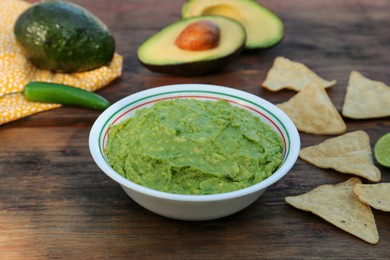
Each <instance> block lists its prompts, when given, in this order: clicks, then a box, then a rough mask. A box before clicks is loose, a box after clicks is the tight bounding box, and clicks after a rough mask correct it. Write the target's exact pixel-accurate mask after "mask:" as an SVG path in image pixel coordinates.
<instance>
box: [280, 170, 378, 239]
mask: <svg viewBox="0 0 390 260" xmlns="http://www.w3.org/2000/svg"><path fill="white" fill-rule="evenodd" d="M360 183H361V181H360V179H359V178H357V177H352V178H350V179H349V180H347V181H345V182H342V183H339V184H336V185H322V186H319V187H317V188H315V189H314V190H312V191H310V192H308V193H305V194H302V195H298V196H290V197H286V198H285V200H286V202H287V203H288V204H290V205H292V206H294V207H296V208H298V209H301V210H304V211H309V212H312V213H314V214H316V215H317V216H319V217H321V218H323V219H324V220H326V221H328V222H330V223H331V224H333V225H335V226H336V227H338V228H340V229H342V230H344V231H346V232H348V233H350V234H352V235H355V236H357V237H358V238H360V239H362V240H364V241H366V242H368V243H371V244H376V243H378V241H379V235H378V230H377V227H376V224H375V219H374V215H373V213H372V211H371V208H370V206H368V205H366V204H364V203H363V202H361V201H360V200H359V199H358V198H357V197H356V195H355V194H354V193H353V191H352V189H353V186H354V185H355V184H360Z"/></svg>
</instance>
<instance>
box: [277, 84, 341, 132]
mask: <svg viewBox="0 0 390 260" xmlns="http://www.w3.org/2000/svg"><path fill="white" fill-rule="evenodd" d="M277 106H278V107H279V108H280V109H282V110H283V111H284V112H285V113H286V114H287V115H288V116H289V117H290V118H291V120H292V121H293V122H294V124H295V125H296V127H297V128H298V130H299V131H302V132H305V133H309V134H341V133H344V132H345V131H346V130H347V126H346V124H345V122H344V120H343V119H342V117H341V116H340V114H339V112H338V111H337V109H336V108H335V106H334V105H333V103H332V101H331V100H330V98H329V96H328V94H327V93H326V91H325V89H324V88H323V87H322V86H320V85H318V84H316V83H313V84H310V85H308V86H307V87H305V88H304V89H303V90H301V91H300V92H298V93H297V94H295V96H293V97H292V98H291V99H290V100H288V101H287V102H284V103H281V104H278V105H277Z"/></svg>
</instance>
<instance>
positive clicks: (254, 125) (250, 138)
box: [105, 99, 283, 194]
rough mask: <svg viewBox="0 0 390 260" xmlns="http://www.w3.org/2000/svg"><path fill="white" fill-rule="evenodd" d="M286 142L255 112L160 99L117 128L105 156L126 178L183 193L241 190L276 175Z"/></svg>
mask: <svg viewBox="0 0 390 260" xmlns="http://www.w3.org/2000/svg"><path fill="white" fill-rule="evenodd" d="M282 151H283V142H282V140H281V138H280V137H279V136H278V135H277V134H276V133H275V132H274V131H273V130H272V129H271V128H270V127H269V126H268V125H266V124H264V123H263V122H261V120H260V119H259V118H258V117H256V116H254V115H252V114H251V113H250V112H249V111H247V110H244V109H241V108H238V107H235V106H233V105H231V104H230V103H228V102H226V101H223V100H219V101H203V100H196V99H171V100H166V101H158V102H156V103H155V104H154V105H153V106H151V107H148V108H144V109H140V110H138V111H137V112H136V114H135V115H134V116H132V117H131V118H129V119H127V120H125V121H123V122H120V123H119V124H116V125H112V126H111V128H110V131H109V133H108V141H107V146H106V149H105V152H106V154H107V157H108V161H109V163H110V165H111V166H112V167H113V169H115V170H116V171H117V172H118V173H119V174H121V175H123V176H124V177H125V178H127V179H129V180H131V181H133V182H135V183H138V184H140V185H142V186H145V187H149V188H152V189H155V190H160V191H165V192H170V193H177V194H215V193H223V192H229V191H234V190H238V189H241V188H245V187H248V186H250V185H253V184H256V183H258V182H260V181H262V180H264V179H265V178H267V177H268V176H270V175H271V174H272V173H273V172H274V171H275V170H276V169H277V168H278V166H279V165H280V163H281V161H282Z"/></svg>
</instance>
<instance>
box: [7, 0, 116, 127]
mask: <svg viewBox="0 0 390 260" xmlns="http://www.w3.org/2000/svg"><path fill="white" fill-rule="evenodd" d="M29 6H30V3H28V2H26V1H23V0H1V8H0V125H2V124H5V123H8V122H11V121H14V120H17V119H19V118H22V117H26V116H29V115H32V114H35V113H38V112H42V111H46V110H49V109H54V108H57V107H60V106H61V105H60V104H45V103H38V102H29V101H27V100H26V99H25V98H24V96H23V94H21V93H17V94H8V95H5V96H3V95H4V94H7V93H14V92H21V91H23V88H24V86H25V85H26V84H27V83H28V82H31V81H45V82H52V83H60V84H66V85H70V86H73V87H78V88H82V89H85V90H88V91H95V90H97V89H100V88H102V87H104V86H106V85H107V84H109V83H110V82H111V81H113V80H114V79H115V78H117V77H119V76H120V75H121V73H122V62H123V58H122V56H121V55H119V54H118V53H115V54H114V57H113V60H112V61H111V63H110V65H108V66H103V67H100V68H98V69H95V70H91V71H87V72H81V73H54V72H50V71H47V70H41V69H38V68H36V67H35V66H34V65H32V64H31V63H30V62H29V61H28V60H27V59H26V58H25V57H24V56H23V54H22V51H21V49H20V48H19V46H18V44H17V42H16V40H15V36H14V34H13V27H14V24H15V22H16V19H17V18H18V16H19V15H20V14H21V13H22V12H23V11H24V10H26V9H27V8H28V7H29Z"/></svg>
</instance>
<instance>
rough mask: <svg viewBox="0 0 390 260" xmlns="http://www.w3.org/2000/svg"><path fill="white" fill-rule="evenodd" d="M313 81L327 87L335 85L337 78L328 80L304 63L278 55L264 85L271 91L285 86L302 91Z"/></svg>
mask: <svg viewBox="0 0 390 260" xmlns="http://www.w3.org/2000/svg"><path fill="white" fill-rule="evenodd" d="M311 83H317V84H319V85H320V86H322V87H324V88H327V87H331V86H333V85H335V84H336V80H332V81H327V80H325V79H323V78H321V77H320V76H318V75H317V74H316V73H315V72H313V71H312V70H310V69H309V68H308V67H306V66H305V65H304V64H303V63H299V62H295V61H291V60H289V59H287V58H284V57H277V58H276V59H275V61H274V64H273V65H272V67H271V69H270V70H269V71H268V74H267V77H266V79H265V81H264V82H263V83H262V86H263V87H265V88H267V89H269V90H270V91H278V90H281V89H283V88H287V89H293V90H295V91H300V90H302V89H303V88H304V87H306V86H307V85H309V84H311Z"/></svg>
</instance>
